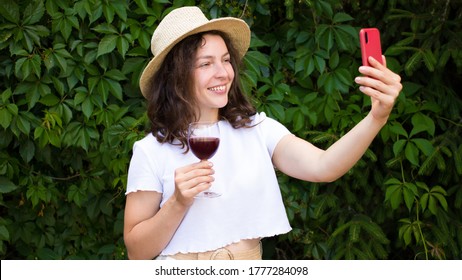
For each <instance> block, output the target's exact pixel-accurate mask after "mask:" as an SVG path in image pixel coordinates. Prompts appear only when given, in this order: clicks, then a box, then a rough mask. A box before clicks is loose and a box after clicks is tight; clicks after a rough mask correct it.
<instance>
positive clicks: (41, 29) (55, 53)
mask: <svg viewBox="0 0 462 280" xmlns="http://www.w3.org/2000/svg"><path fill="white" fill-rule="evenodd" d="M195 4H196V5H199V6H200V7H201V8H202V9H203V10H204V11H205V12H206V13H207V15H208V16H209V17H211V18H215V17H218V16H228V15H231V16H236V17H241V18H243V19H244V20H246V21H247V22H248V23H249V25H250V26H251V28H252V31H253V33H252V45H251V49H250V51H249V52H248V54H247V56H246V57H245V61H244V62H245V66H246V69H245V71H243V72H242V77H243V83H244V86H245V88H247V90H248V92H249V94H250V95H251V96H252V98H253V99H254V101H255V104H256V105H257V106H258V109H259V110H263V111H266V112H267V113H268V114H270V115H271V116H273V117H274V118H276V119H278V120H279V121H281V122H282V123H284V124H285V125H286V126H287V127H289V128H290V129H291V130H292V131H293V132H294V133H296V134H297V135H299V136H301V137H304V138H306V139H309V140H310V141H311V142H313V143H314V144H316V145H318V146H320V147H328V146H329V145H330V144H332V143H333V142H334V141H335V140H337V139H338V138H339V137H341V136H342V135H343V134H345V133H346V132H347V131H348V130H349V129H350V128H351V127H352V126H353V125H354V124H355V123H357V122H358V121H359V120H360V119H361V118H362V117H364V116H365V115H366V114H367V112H368V110H369V103H370V102H369V100H368V98H366V97H365V96H363V95H362V94H361V93H360V92H359V91H358V90H357V87H356V86H355V85H354V83H353V79H354V77H355V76H356V75H358V72H357V68H358V66H359V63H360V51H359V43H358V31H359V28H360V27H366V26H375V27H378V28H379V29H380V30H381V31H382V45H383V50H384V52H385V53H386V55H387V63H388V65H389V67H390V68H392V69H393V70H394V71H396V72H398V73H399V74H400V75H401V76H402V78H403V83H404V89H403V92H402V94H401V96H400V98H399V100H398V102H397V104H396V107H395V110H394V111H393V114H392V116H391V117H390V120H389V123H388V124H387V125H386V127H384V128H383V130H382V131H381V133H380V135H379V136H378V137H377V138H376V140H375V141H374V143H373V144H372V145H371V146H370V149H369V150H368V151H367V153H366V155H365V156H364V157H363V159H362V160H361V161H360V162H359V163H358V164H357V165H356V166H355V167H354V168H353V169H352V170H351V171H350V172H349V173H348V174H347V175H345V176H344V177H342V178H341V179H339V180H338V181H336V182H333V183H330V184H313V183H307V182H300V181H298V180H294V179H291V178H288V177H287V176H284V175H282V174H280V176H279V179H280V183H281V189H282V192H283V195H284V199H285V203H286V208H287V213H288V215H289V218H290V220H291V224H292V226H293V228H294V229H293V231H292V232H291V233H289V234H286V235H283V236H279V237H274V238H269V239H266V240H265V242H264V246H265V258H272V259H426V258H428V259H461V258H462V210H461V207H462V185H461V175H462V159H461V158H462V137H461V135H462V133H461V127H462V119H461V110H462V98H461V93H460V89H461V88H462V84H461V80H462V79H461V74H462V41H461V40H462V39H461V38H462V19H461V17H462V5H461V1H460V0H445V1H439V0H423V1H422V0H410V1H407V0H406V1H405V0H394V1H393V0H392V1H375V0H374V1H348V0H300V1H295V0H285V1H282V0H248V1H243V0H240V1H212V0H209V1H188V0H184V1H173V3H172V2H170V1H167V0H149V1H148V0H101V1H100V0H78V1H71V0H32V1H22V0H19V1H18V0H2V3H1V5H0V64H1V65H0V77H1V78H0V215H1V216H0V257H1V259H125V258H126V253H125V248H124V244H123V238H122V227H123V209H124V191H125V182H126V174H127V167H128V162H129V160H130V153H131V148H132V145H133V142H134V141H136V140H137V139H140V138H141V137H143V136H144V133H145V132H144V131H145V128H146V116H145V102H144V99H143V98H142V96H141V94H140V91H139V89H138V79H139V76H140V72H141V71H142V69H143V67H144V66H145V65H146V63H147V62H148V60H149V59H150V58H151V54H150V51H149V46H150V38H151V34H152V32H153V30H154V28H155V27H156V26H157V24H158V23H159V20H160V19H161V18H162V17H163V16H164V15H165V14H166V13H167V12H169V11H170V10H171V9H172V8H174V7H180V6H185V5H195Z"/></svg>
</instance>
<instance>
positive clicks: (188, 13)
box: [151, 6, 209, 56]
mask: <svg viewBox="0 0 462 280" xmlns="http://www.w3.org/2000/svg"><path fill="white" fill-rule="evenodd" d="M208 22H209V20H208V19H207V18H206V17H205V15H204V14H203V13H202V11H201V10H200V9H199V8H198V7H195V6H191V7H182V8H179V9H175V10H173V11H171V12H170V13H169V14H168V15H166V16H165V18H164V19H163V20H162V21H161V22H160V23H159V26H157V28H156V30H155V31H154V34H153V35H152V39H151V52H152V54H153V55H154V56H156V55H157V54H159V53H160V52H162V51H163V50H164V49H165V48H166V47H168V46H170V45H172V44H173V43H174V42H175V41H176V40H177V39H178V38H181V37H182V36H183V35H184V34H187V33H188V32H190V31H191V30H194V29H195V28H197V27H200V26H202V25H204V24H206V23H208Z"/></svg>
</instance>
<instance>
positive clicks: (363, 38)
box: [359, 28, 383, 66]
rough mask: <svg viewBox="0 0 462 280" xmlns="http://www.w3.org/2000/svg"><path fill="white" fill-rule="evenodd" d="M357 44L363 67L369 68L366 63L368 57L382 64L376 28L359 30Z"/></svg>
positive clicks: (378, 35)
mask: <svg viewBox="0 0 462 280" xmlns="http://www.w3.org/2000/svg"><path fill="white" fill-rule="evenodd" d="M359 44H360V46H361V57H362V63H363V65H364V66H370V65H369V62H368V61H367V59H368V57H369V56H372V57H373V58H375V59H376V60H377V61H379V62H380V63H382V64H383V60H382V47H381V43H380V31H379V30H378V29H377V28H363V29H361V30H360V31H359Z"/></svg>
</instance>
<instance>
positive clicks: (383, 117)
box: [273, 58, 402, 182]
mask: <svg viewBox="0 0 462 280" xmlns="http://www.w3.org/2000/svg"><path fill="white" fill-rule="evenodd" d="M384 61H385V58H384ZM369 62H370V63H371V65H372V67H364V66H362V67H360V69H359V71H360V73H362V74H363V75H364V76H363V77H358V78H356V79H355V81H356V83H358V84H359V85H360V90H361V91H362V92H363V93H364V94H366V95H368V96H370V97H371V100H372V108H371V111H370V112H369V114H368V115H367V116H366V117H365V118H364V119H363V120H362V121H361V122H359V123H358V124H357V125H356V126H355V127H354V128H353V129H352V130H351V131H349V132H348V133H347V134H346V135H344V136H343V137H342V138H341V139H339V140H338V141H337V142H336V143H334V144H333V145H332V146H331V147H329V148H328V149H327V150H325V151H324V150H322V149H319V148H317V147H315V146H314V145H312V144H310V143H308V142H307V141H305V140H303V139H300V138H298V137H296V136H293V135H288V136H286V137H284V138H283V139H282V140H281V141H280V142H279V143H278V145H277V146H276V149H275V151H274V153H273V163H274V165H275V166H276V167H277V168H278V169H279V170H281V171H282V172H284V173H286V174H287V175H289V176H292V177H295V178H298V179H302V180H306V181H312V182H331V181H334V180H336V179H338V178H339V177H341V176H342V175H344V174H345V173H346V172H347V171H348V170H349V169H351V168H352V167H353V166H354V165H355V164H356V162H357V161H358V160H359V159H360V158H361V157H362V155H363V154H364V152H365V151H366V149H367V148H368V147H369V145H370V144H371V142H372V140H373V139H374V138H375V136H376V135H377V133H378V132H379V131H380V129H381V128H382V127H383V126H384V125H385V123H386V122H387V119H388V116H389V115H390V112H391V110H392V108H393V105H394V102H395V100H396V98H397V97H398V95H399V92H400V91H401V89H402V85H401V78H400V77H399V76H398V75H396V74H395V73H393V72H391V71H390V70H389V69H388V68H386V64H384V65H381V64H380V63H378V62H377V61H376V60H374V59H373V58H369Z"/></svg>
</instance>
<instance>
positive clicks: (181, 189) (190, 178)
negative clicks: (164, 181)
mask: <svg viewBox="0 0 462 280" xmlns="http://www.w3.org/2000/svg"><path fill="white" fill-rule="evenodd" d="M214 173H215V171H214V169H213V165H212V163H211V162H209V161H200V162H196V163H193V164H189V165H186V166H183V167H180V168H178V169H176V170H175V193H174V196H175V198H176V200H177V202H179V203H180V204H181V205H184V206H186V207H189V206H191V205H192V203H193V202H194V198H195V197H196V196H197V195H198V194H199V193H201V192H203V191H205V190H207V189H209V188H210V186H211V185H212V182H213V181H214V178H213V174H214Z"/></svg>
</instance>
